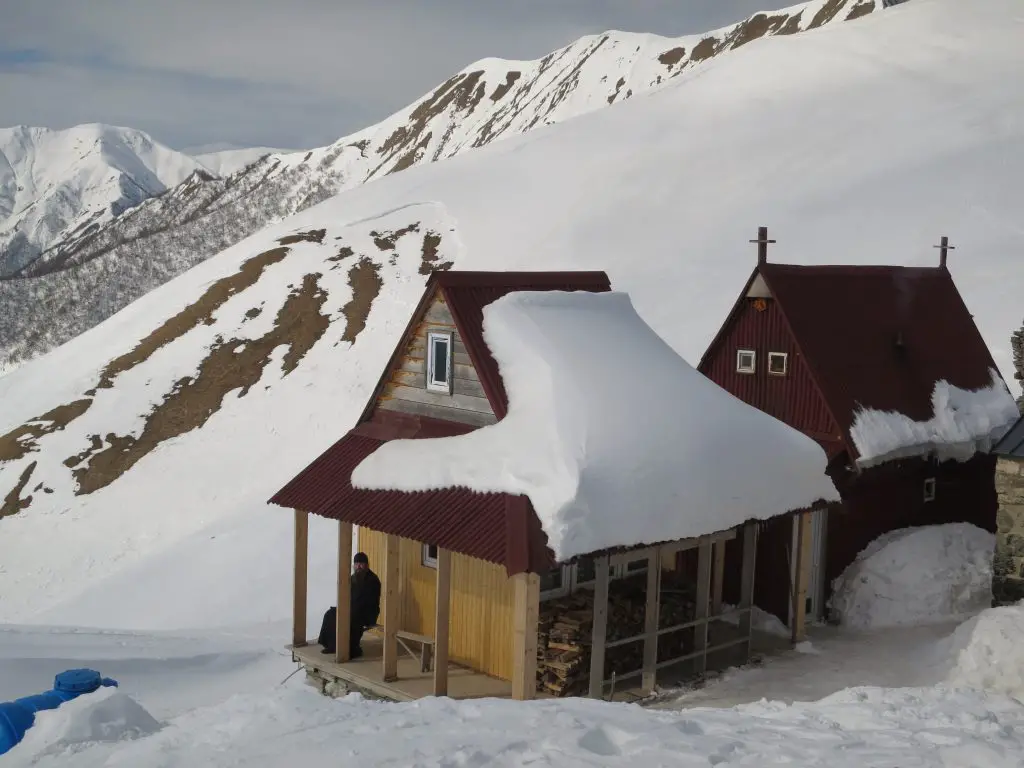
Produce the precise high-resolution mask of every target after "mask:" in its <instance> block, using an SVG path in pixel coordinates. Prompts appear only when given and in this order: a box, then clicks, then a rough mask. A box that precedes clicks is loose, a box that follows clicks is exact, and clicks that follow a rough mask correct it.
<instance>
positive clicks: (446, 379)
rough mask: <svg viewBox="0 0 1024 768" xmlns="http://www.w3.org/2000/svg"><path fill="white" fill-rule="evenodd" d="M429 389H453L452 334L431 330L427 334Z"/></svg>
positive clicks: (446, 390)
mask: <svg viewBox="0 0 1024 768" xmlns="http://www.w3.org/2000/svg"><path fill="white" fill-rule="evenodd" d="M427 389H429V390H431V391H434V392H447V393H449V394H451V391H452V335H451V334H450V333H438V332H430V333H428V334H427Z"/></svg>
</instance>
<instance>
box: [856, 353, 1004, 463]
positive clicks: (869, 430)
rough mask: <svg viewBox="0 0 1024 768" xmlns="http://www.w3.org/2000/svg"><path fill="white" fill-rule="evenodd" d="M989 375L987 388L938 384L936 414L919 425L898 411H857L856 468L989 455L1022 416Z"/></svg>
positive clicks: (996, 375)
mask: <svg viewBox="0 0 1024 768" xmlns="http://www.w3.org/2000/svg"><path fill="white" fill-rule="evenodd" d="M989 372H990V374H991V376H992V383H991V384H990V385H989V386H987V387H985V388H983V389H977V390H966V389H960V388H959V387H955V386H953V385H952V384H950V383H949V382H948V381H945V380H942V381H939V382H938V383H936V385H935V389H934V390H933V391H932V409H933V411H934V414H935V415H934V416H932V418H931V419H929V420H928V421H914V420H913V419H911V418H909V417H908V416H905V415H903V414H902V413H897V412H896V411H878V410H875V409H874V408H861V409H860V410H858V411H857V413H856V414H855V417H854V421H853V426H852V427H850V437H852V438H853V442H854V445H855V446H856V447H857V453H859V454H860V458H859V459H858V460H857V464H858V465H860V466H861V467H865V468H866V467H871V466H874V465H876V464H882V463H884V462H886V461H891V460H893V459H901V458H906V457H908V456H928V455H930V454H934V455H935V458H937V459H938V460H939V461H946V460H948V459H956V460H957V461H967V460H968V459H970V458H971V457H972V456H974V454H975V453H977V452H978V451H982V452H984V451H988V450H989V449H990V448H991V447H992V446H993V445H994V444H995V443H996V442H997V441H998V440H999V439H1000V438H1001V437H1002V436H1003V435H1004V434H1005V433H1006V431H1007V430H1008V429H1009V428H1010V427H1011V426H1013V424H1014V423H1015V422H1016V421H1017V419H1018V418H1020V411H1018V410H1017V404H1016V403H1015V402H1014V401H1013V396H1012V395H1011V394H1010V391H1009V390H1008V389H1007V388H1006V384H1004V383H1003V380H1002V379H1001V378H1000V377H999V372H998V371H996V370H995V369H990V371H989Z"/></svg>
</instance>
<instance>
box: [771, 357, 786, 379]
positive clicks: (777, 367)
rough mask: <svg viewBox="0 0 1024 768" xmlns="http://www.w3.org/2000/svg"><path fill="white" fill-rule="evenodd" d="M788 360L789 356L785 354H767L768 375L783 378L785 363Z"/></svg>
mask: <svg viewBox="0 0 1024 768" xmlns="http://www.w3.org/2000/svg"><path fill="white" fill-rule="evenodd" d="M788 359H789V355H787V354H786V353H785V352H769V353H768V373H770V374H771V375H772V376H785V375H786V363H787V361H788Z"/></svg>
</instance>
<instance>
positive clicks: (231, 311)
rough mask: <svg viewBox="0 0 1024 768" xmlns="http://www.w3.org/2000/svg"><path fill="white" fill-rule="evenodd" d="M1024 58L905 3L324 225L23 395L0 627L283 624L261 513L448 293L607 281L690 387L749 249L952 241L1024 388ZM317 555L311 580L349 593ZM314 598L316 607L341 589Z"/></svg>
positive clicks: (853, 250) (19, 392)
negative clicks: (436, 292) (519, 274)
mask: <svg viewBox="0 0 1024 768" xmlns="http://www.w3.org/2000/svg"><path fill="white" fill-rule="evenodd" d="M1021 31H1022V22H1021V21H1020V14H1019V10H1018V5H1017V3H1016V1H1015V0H989V2H986V3H984V4H981V5H977V4H976V5H973V6H971V7H967V6H965V5H963V4H962V3H959V2H956V0H915V2H913V3H906V4H904V5H900V6H899V7H897V8H893V9H891V10H889V11H887V12H886V13H885V14H879V15H878V16H876V17H869V18H867V19H864V20H861V21H859V22H858V23H857V24H850V25H837V26H835V27H833V28H830V29H825V30H818V31H815V32H812V33H808V34H806V35H798V36H793V37H790V38H786V39H773V40H765V41H760V42H756V43H752V44H750V45H748V46H744V48H743V49H742V50H739V51H735V52H733V53H732V54H730V55H729V56H727V57H723V58H721V59H719V60H718V61H716V62H714V63H713V64H712V65H709V66H706V67H704V68H702V69H700V70H697V69H695V70H693V72H692V73H686V74H684V75H682V76H680V77H679V78H676V79H675V80H674V81H673V82H672V83H671V84H670V85H669V86H667V87H666V88H664V89H662V90H661V91H659V92H658V93H654V94H651V95H650V96H648V97H646V98H643V99H635V100H631V101H630V102H628V103H627V104H624V105H621V106H620V107H618V108H616V109H611V110H603V111H600V112H597V113H595V114H592V115H589V116H587V117H583V118H580V119H578V120H574V121H571V122H567V123H565V124H562V125H559V126H551V127H548V128H543V129H540V130H536V131H533V132H531V133H530V134H528V135H526V136H524V137H521V138H517V139H510V140H507V141H503V142H500V143H499V144H495V145H494V146H492V147H488V148H485V149H482V150H480V151H479V152H474V153H471V154H467V155H465V156H463V157H459V158H455V159H452V160H450V161H446V162H444V163H437V164H434V165H431V166H428V167H423V168H416V169H410V170H409V171H407V172H405V173H402V174H395V175H392V176H389V177H388V178H385V179H381V180H379V181H377V182H375V183H373V184H368V185H366V186H364V187H361V188H360V189H356V190H352V191H350V192H346V193H344V194H342V195H340V196H338V197H336V198H334V199H333V200H330V201H328V202H325V203H323V204H321V205H319V206H316V207H313V208H310V209H309V210H306V211H304V212H302V213H300V214H298V215H296V216H294V217H292V218H290V219H289V220H287V221H285V222H282V223H280V224H278V225H275V226H273V227H270V228H268V229H267V230H265V231H263V232H261V233H260V234H258V235H256V236H253V237H252V238H250V239H248V240H246V241H243V242H242V243H239V244H238V245H236V246H234V247H232V248H229V249H228V250H226V251H224V252H223V253H222V254H220V255H219V256H217V257H216V258H214V259H211V260H208V261H206V262H205V263H203V264H202V265H200V266H197V267H196V268H194V269H192V270H190V271H189V272H188V273H186V274H184V275H182V276H181V277H179V278H178V279H176V280H174V281H173V282H171V283H168V284H167V285H165V286H163V287H162V288H160V289H158V290H156V291H154V292H153V293H152V294H151V295H149V296H148V297H146V299H145V300H143V301H139V302H136V303H134V304H132V305H131V306H130V307H128V308H127V309H126V310H124V311H122V312H120V313H118V314H117V315H116V316H114V317H113V318H111V319H110V320H109V321H107V322H106V323H103V324H102V325H100V326H97V327H96V328H94V329H92V330H91V331H89V332H88V333H86V334H83V335H82V336H81V337H80V338H78V339H76V340H75V341H74V342H72V343H70V344H67V345H65V346H63V347H60V348H58V349H57V350H55V351H54V352H52V353H51V354H49V355H48V356H46V357H44V358H42V359H39V360H37V361H33V362H32V363H29V364H27V365H26V366H23V367H22V368H20V369H18V370H16V371H14V372H13V373H11V374H9V375H7V376H5V377H4V378H2V379H0V508H2V509H3V510H4V511H6V512H14V511H15V510H17V514H13V515H11V516H8V517H6V518H4V519H2V520H0V529H2V532H3V535H2V536H0V595H3V599H2V600H0V620H24V621H28V620H47V621H54V622H70V623H85V624H90V625H99V626H128V627H181V626H189V625H192V624H196V623H204V622H207V621H208V620H209V618H210V617H209V615H207V614H206V613H205V611H206V608H205V601H206V600H207V599H209V600H213V601H215V602H216V603H217V604H218V605H219V606H222V607H223V613H221V614H218V615H217V616H218V618H219V619H221V620H222V621H223V622H224V623H238V622H251V621H267V620H272V619H275V618H280V617H282V616H286V615H287V613H288V604H289V603H288V601H289V599H290V597H289V590H290V587H289V586H288V585H289V583H290V576H289V573H290V571H289V569H290V567H291V566H290V563H289V557H290V555H289V552H288V547H287V546H283V545H282V542H287V541H288V538H289V531H290V525H291V523H290V518H289V516H288V514H287V512H286V511H284V510H281V509H277V508H271V507H268V506H266V505H265V504H264V500H265V499H266V498H268V497H269V496H270V495H271V494H272V493H273V492H274V491H275V490H277V489H278V488H279V487H280V486H281V485H282V484H283V483H284V482H285V481H287V480H288V479H289V478H290V477H291V476H292V475H293V474H294V473H295V472H296V471H298V470H299V469H301V468H302V467H303V466H305V465H306V464H307V463H308V462H309V461H310V460H311V459H312V458H314V457H315V456H316V455H318V453H319V452H320V451H322V450H323V449H325V448H326V447H327V446H328V445H329V444H330V443H331V442H333V441H334V440H335V439H336V438H337V437H338V436H339V435H340V434H342V433H343V432H344V431H345V430H346V429H347V428H348V427H349V426H350V425H351V423H352V421H353V419H354V418H355V417H356V416H357V414H358V412H359V410H360V409H361V407H362V405H363V402H364V398H365V397H366V396H367V395H368V393H369V391H370V389H371V387H372V385H373V383H374V382H375V381H376V379H377V377H378V375H379V372H380V369H381V367H382V366H383V365H384V363H385V362H386V360H387V359H388V356H389V354H390V352H391V349H392V345H393V344H394V342H395V340H396V337H397V335H398V334H399V333H400V331H401V329H402V328H403V327H404V325H405V323H406V321H407V319H408V313H409V312H410V311H411V310H412V307H413V306H414V304H415V302H416V300H417V299H418V298H419V295H420V292H421V290H422V287H423V285H424V282H425V279H426V278H425V276H424V274H423V273H424V272H428V271H429V269H430V268H431V267H432V266H438V265H441V264H444V263H449V262H450V263H454V264H455V266H456V267H458V268H462V269H504V268H508V269H517V268H521V269H531V268H533V269H555V268H568V269H572V268H587V269H605V270H607V271H608V272H609V274H610V276H611V280H612V284H613V286H614V287H615V288H617V289H620V290H623V291H627V292H628V293H629V294H630V296H631V298H632V300H633V303H634V305H635V307H636V309H637V310H638V312H639V314H640V315H641V317H642V318H643V319H644V321H645V322H647V323H648V324H650V325H651V326H652V327H653V329H654V330H655V331H656V332H658V333H659V334H660V335H661V336H662V337H663V338H664V339H665V340H666V341H667V342H668V343H669V344H670V345H671V346H672V347H673V348H674V349H675V350H676V351H677V352H679V353H680V354H681V355H682V356H683V357H684V358H686V359H687V360H689V361H691V362H692V361H694V360H696V359H697V358H699V356H700V354H701V353H702V352H703V351H704V348H705V347H706V345H707V343H708V342H709V341H710V339H711V337H712V335H713V333H714V332H715V331H716V330H717V328H718V326H719V324H720V322H721V320H722V318H723V317H724V316H725V314H726V313H727V312H728V310H729V308H730V306H731V305H732V303H733V301H734V299H735V295H736V292H737V291H739V290H740V288H741V286H742V284H743V282H744V280H745V279H746V277H747V276H748V275H749V273H750V270H751V269H752V267H753V264H754V253H753V251H752V250H751V248H752V247H751V246H749V245H748V244H747V242H746V241H747V240H748V239H749V238H750V237H751V236H752V235H753V234H754V231H755V230H754V227H756V226H757V225H758V224H762V223H767V224H769V225H771V227H772V235H773V236H775V237H777V238H778V240H779V243H778V245H777V246H775V247H774V250H773V252H772V255H771V258H773V259H777V260H780V261H781V260H788V261H796V262H803V263H822V262H845V261H849V262H853V263H869V262H870V263H878V262H895V263H906V264H932V263H935V258H936V255H935V252H934V250H933V249H932V248H931V247H930V245H931V243H933V242H934V241H935V240H934V238H935V237H936V236H937V235H938V234H940V233H942V232H945V233H948V234H950V235H951V236H953V238H954V242H955V243H956V244H957V245H958V246H959V250H957V251H956V252H955V257H954V258H953V259H952V260H951V262H950V268H951V270H952V272H953V275H954V278H955V279H956V280H957V283H958V285H959V286H960V288H961V290H962V291H963V294H964V296H965V299H966V301H967V304H968V306H969V307H970V309H971V311H972V312H973V313H974V315H975V320H976V322H977V323H978V325H979V327H980V329H981V332H982V333H983V335H984V337H985V339H986V341H987V342H988V344H989V346H990V347H991V349H992V351H993V354H994V356H995V360H996V362H997V364H998V365H999V366H1000V368H1001V369H1002V371H1003V373H1004V375H1008V373H1009V370H1010V350H1009V340H1008V331H1009V330H1010V329H1012V328H1013V327H1014V326H1015V324H1019V322H1020V318H1019V303H1018V297H1019V296H1020V295H1021V292H1022V289H1024V273H1022V272H1021V270H1020V268H1019V253H1020V250H1021V248H1022V246H1024V234H1022V233H1021V231H1020V228H1019V226H1018V223H1017V222H1018V218H1019V211H1020V209H1021V207H1022V205H1024V189H1022V188H1021V187H1020V185H1019V183H1018V180H1019V178H1021V177H1022V176H1024V157H1022V156H1021V154H1020V153H1019V152H1018V151H1016V148H1017V147H1019V146H1020V144H1021V142H1022V140H1024V124H1022V123H1021V122H1020V121H1019V119H1017V116H1018V115H1019V109H1020V104H1021V103H1024V82H1020V81H1018V80H1013V79H1010V80H1008V79H1007V78H1006V76H1005V73H1006V72H1009V71H1017V70H1019V69H1020V68H1021V66H1022V64H1024V61H1022V58H1024V51H1022V49H1021V47H1020V45H1019V40H1020V35H1021ZM836 82H843V83H845V88H844V89H842V90H841V91H839V90H837V89H836V87H835V83H836ZM769 92H770V93H771V97H770V98H766V97H764V94H765V93H769ZM303 232H304V233H307V234H306V235H304V239H301V240H299V241H297V242H291V240H294V239H295V238H294V237H290V238H289V237H288V236H289V235H295V234H296V233H303ZM282 238H286V239H285V244H282V243H281V242H280V239H282ZM284 247H287V248H288V249H289V250H288V251H287V252H284V251H280V250H276V249H278V248H284ZM261 254H262V255H261ZM240 270H241V271H240ZM221 280H224V281H226V282H218V281H221ZM179 313H182V314H179ZM143 339H145V340H144V341H143V343H141V344H140V343H139V342H140V340H143ZM133 350H134V351H133ZM326 525H327V527H326V528H324V529H323V534H322V535H316V534H314V535H313V536H312V537H311V539H312V540H313V542H314V544H313V553H312V557H313V559H314V563H317V564H319V565H315V566H314V569H313V571H312V573H314V574H315V573H318V572H323V573H330V572H331V566H330V562H331V559H332V557H333V554H332V546H331V534H330V525H329V523H327V524H326ZM182 563H188V564H189V566H188V568H187V569H184V570H183V569H182ZM254 563H259V568H258V569H256V570H255V571H254V569H253V564H254ZM211 583H216V584H217V585H218V589H217V590H216V593H215V594H211V591H210V590H209V586H208V585H209V584H211ZM311 589H314V590H320V591H319V592H318V593H316V595H314V598H313V604H314V605H324V601H326V600H329V599H330V598H329V595H330V589H331V578H330V577H329V576H328V577H327V578H324V579H318V578H316V577H315V576H314V578H313V579H312V580H311ZM154 595H158V596H159V599H158V600H154V599H153V596H154ZM254 596H258V599H256V598H254ZM315 613H316V611H315V610H313V611H311V614H315ZM315 618H316V617H315V616H312V617H311V621H313V619H315Z"/></svg>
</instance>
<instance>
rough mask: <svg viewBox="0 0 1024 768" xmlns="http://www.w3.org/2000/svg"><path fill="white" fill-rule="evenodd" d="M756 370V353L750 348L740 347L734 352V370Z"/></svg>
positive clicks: (738, 371) (743, 371)
mask: <svg viewBox="0 0 1024 768" xmlns="http://www.w3.org/2000/svg"><path fill="white" fill-rule="evenodd" d="M756 370H757V355H756V354H755V353H754V350H752V349H740V350H737V352H736V372H737V373H754V371H756Z"/></svg>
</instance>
